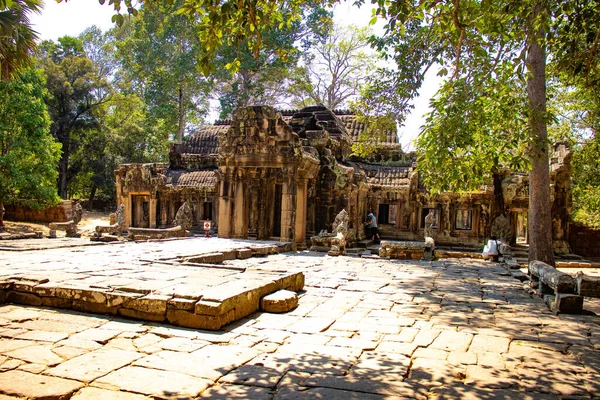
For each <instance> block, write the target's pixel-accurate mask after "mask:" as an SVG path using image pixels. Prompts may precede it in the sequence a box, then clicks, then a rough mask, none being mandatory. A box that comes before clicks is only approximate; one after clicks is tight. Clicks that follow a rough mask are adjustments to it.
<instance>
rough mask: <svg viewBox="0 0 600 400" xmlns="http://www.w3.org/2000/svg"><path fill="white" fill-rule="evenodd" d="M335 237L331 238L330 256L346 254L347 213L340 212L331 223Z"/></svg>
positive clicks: (344, 211)
mask: <svg viewBox="0 0 600 400" xmlns="http://www.w3.org/2000/svg"><path fill="white" fill-rule="evenodd" d="M332 233H333V234H334V235H335V236H334V237H332V238H331V250H330V251H329V252H328V254H329V255H330V256H339V255H345V254H346V236H348V213H347V212H346V210H345V209H344V210H342V211H340V212H339V214H338V215H337V216H336V217H335V220H334V221H333V232H332Z"/></svg>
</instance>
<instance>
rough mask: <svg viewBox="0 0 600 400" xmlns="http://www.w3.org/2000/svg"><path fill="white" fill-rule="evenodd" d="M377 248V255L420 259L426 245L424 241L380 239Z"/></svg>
mask: <svg viewBox="0 0 600 400" xmlns="http://www.w3.org/2000/svg"><path fill="white" fill-rule="evenodd" d="M380 246H381V247H380V248H379V257H389V258H391V259H399V260H421V259H422V258H424V256H425V249H426V248H427V245H426V244H425V242H411V241H406V242H396V241H392V240H382V241H381V243H380Z"/></svg>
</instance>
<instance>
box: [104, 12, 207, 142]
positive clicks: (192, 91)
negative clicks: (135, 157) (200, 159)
mask: <svg viewBox="0 0 600 400" xmlns="http://www.w3.org/2000/svg"><path fill="white" fill-rule="evenodd" d="M180 6H181V2H173V3H170V4H162V3H144V4H143V6H142V8H141V9H140V11H139V12H138V14H137V16H135V17H133V18H132V19H131V21H129V22H127V23H126V24H125V25H123V26H122V27H121V28H120V29H119V30H118V31H116V32H114V35H115V37H116V39H117V43H116V45H117V49H118V58H119V60H120V62H121V64H122V71H121V72H122V74H123V75H124V76H123V79H124V80H125V81H127V80H129V81H131V82H133V90H134V91H135V92H136V93H138V94H139V95H140V96H141V97H143V98H144V100H145V102H146V104H148V106H149V110H150V114H151V116H152V117H153V118H155V119H156V120H157V121H162V123H163V124H164V125H166V127H167V129H168V130H167V133H168V134H172V135H173V136H174V137H176V140H177V142H181V141H182V140H183V136H184V132H185V130H186V123H189V122H192V123H194V122H200V121H201V120H202V117H203V116H204V114H206V112H207V109H208V102H207V98H208V94H209V91H210V88H211V87H212V83H211V81H210V80H207V79H205V78H203V77H202V75H201V74H200V73H199V72H198V70H197V67H196V64H197V62H198V59H199V58H200V55H201V53H202V48H203V46H202V44H201V42H200V41H199V38H198V35H197V34H196V31H195V24H194V22H193V21H192V20H190V19H188V18H187V17H186V16H185V15H179V14H178V13H177V12H176V11H177V9H178V8H179V7H180Z"/></svg>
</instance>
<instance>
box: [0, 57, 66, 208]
mask: <svg viewBox="0 0 600 400" xmlns="http://www.w3.org/2000/svg"><path fill="white" fill-rule="evenodd" d="M44 90H45V89H44V79H43V75H42V72H41V71H39V70H33V69H27V70H24V71H22V72H21V73H20V74H19V75H17V76H16V77H15V79H14V80H11V81H5V82H0V98H2V102H0V203H14V202H17V201H18V202H19V203H21V204H26V205H29V206H33V207H42V206H43V205H45V204H52V203H54V202H56V201H58V197H57V194H56V177H57V175H58V174H57V171H56V163H57V161H58V159H59V158H60V144H58V143H57V142H56V141H55V140H54V139H53V138H52V135H51V134H50V118H49V117H48V112H47V111H46V106H45V104H44V98H43V95H44Z"/></svg>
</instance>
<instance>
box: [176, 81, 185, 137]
mask: <svg viewBox="0 0 600 400" xmlns="http://www.w3.org/2000/svg"><path fill="white" fill-rule="evenodd" d="M184 106H185V104H184V101H183V79H180V80H179V129H178V130H177V143H181V142H182V141H183V130H184V128H185V110H184Z"/></svg>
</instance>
